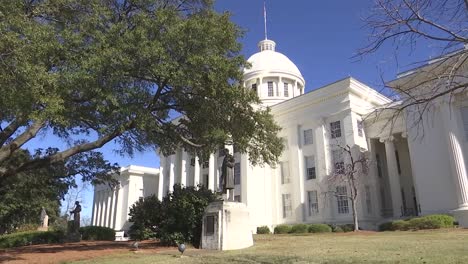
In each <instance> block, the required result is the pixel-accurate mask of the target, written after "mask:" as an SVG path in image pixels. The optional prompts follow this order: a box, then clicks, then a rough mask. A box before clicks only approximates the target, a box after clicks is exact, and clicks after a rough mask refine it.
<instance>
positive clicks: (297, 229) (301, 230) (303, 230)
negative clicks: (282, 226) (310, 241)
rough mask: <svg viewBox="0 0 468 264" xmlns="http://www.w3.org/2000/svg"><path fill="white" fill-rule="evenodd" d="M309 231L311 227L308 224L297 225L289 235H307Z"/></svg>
mask: <svg viewBox="0 0 468 264" xmlns="http://www.w3.org/2000/svg"><path fill="white" fill-rule="evenodd" d="M308 230H309V226H308V225H306V224H296V225H293V226H292V227H291V231H289V233H291V234H303V233H307V232H308Z"/></svg>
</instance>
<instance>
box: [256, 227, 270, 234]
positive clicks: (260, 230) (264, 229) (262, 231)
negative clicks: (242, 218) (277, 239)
mask: <svg viewBox="0 0 468 264" xmlns="http://www.w3.org/2000/svg"><path fill="white" fill-rule="evenodd" d="M257 234H271V231H270V228H269V227H268V226H259V227H257Z"/></svg>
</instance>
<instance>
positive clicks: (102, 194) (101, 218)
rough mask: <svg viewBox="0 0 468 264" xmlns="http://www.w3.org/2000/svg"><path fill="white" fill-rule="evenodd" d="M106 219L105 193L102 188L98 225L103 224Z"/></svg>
mask: <svg viewBox="0 0 468 264" xmlns="http://www.w3.org/2000/svg"><path fill="white" fill-rule="evenodd" d="M105 219H106V193H105V191H104V190H102V191H101V217H100V220H99V226H104V223H105Z"/></svg>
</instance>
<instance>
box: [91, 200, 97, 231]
mask: <svg viewBox="0 0 468 264" xmlns="http://www.w3.org/2000/svg"><path fill="white" fill-rule="evenodd" d="M95 210H96V192H93V211H92V213H91V225H94V217H95V216H94V214H95V213H96V211H95Z"/></svg>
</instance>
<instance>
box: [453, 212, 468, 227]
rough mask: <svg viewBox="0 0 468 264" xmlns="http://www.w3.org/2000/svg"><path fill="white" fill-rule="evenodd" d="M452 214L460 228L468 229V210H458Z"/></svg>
mask: <svg viewBox="0 0 468 264" xmlns="http://www.w3.org/2000/svg"><path fill="white" fill-rule="evenodd" d="M452 213H453V215H454V216H455V219H456V220H457V221H458V226H459V227H462V228H468V208H460V209H456V210H453V211H452Z"/></svg>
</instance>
